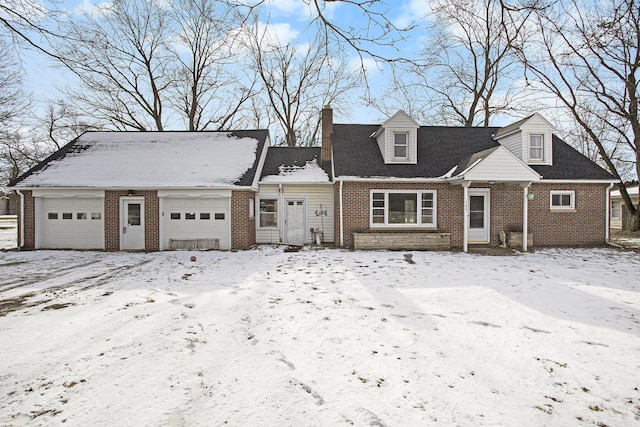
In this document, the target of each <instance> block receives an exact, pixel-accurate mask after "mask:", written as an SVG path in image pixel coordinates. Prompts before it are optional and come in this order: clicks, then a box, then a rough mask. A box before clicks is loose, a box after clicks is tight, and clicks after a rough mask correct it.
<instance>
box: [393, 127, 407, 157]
mask: <svg viewBox="0 0 640 427" xmlns="http://www.w3.org/2000/svg"><path fill="white" fill-rule="evenodd" d="M408 149H409V134H408V133H394V134H393V157H396V158H400V159H406V158H407V157H409V154H408Z"/></svg>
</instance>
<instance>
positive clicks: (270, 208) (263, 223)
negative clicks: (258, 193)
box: [260, 199, 278, 227]
mask: <svg viewBox="0 0 640 427" xmlns="http://www.w3.org/2000/svg"><path fill="white" fill-rule="evenodd" d="M277 215H278V200H277V199H261V200H260V227H277V226H278V216H277Z"/></svg>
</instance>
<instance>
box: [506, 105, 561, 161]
mask: <svg viewBox="0 0 640 427" xmlns="http://www.w3.org/2000/svg"><path fill="white" fill-rule="evenodd" d="M518 124H519V125H518V126H516V127H513V125H511V126H507V127H505V128H503V129H501V131H498V133H497V134H496V136H495V139H496V141H498V142H499V143H500V145H502V146H504V147H506V148H507V149H508V150H509V151H510V152H512V153H513V154H514V155H515V156H517V157H518V158H519V159H520V160H522V161H523V162H525V163H526V164H529V165H553V133H554V131H555V127H554V126H553V125H552V124H551V123H549V121H547V119H545V118H544V117H542V115H540V114H539V113H535V114H533V115H532V116H530V117H528V118H527V119H525V120H523V121H521V122H518ZM510 127H513V128H512V129H509V128H510ZM505 129H509V131H506V132H505V131H504V130H505Z"/></svg>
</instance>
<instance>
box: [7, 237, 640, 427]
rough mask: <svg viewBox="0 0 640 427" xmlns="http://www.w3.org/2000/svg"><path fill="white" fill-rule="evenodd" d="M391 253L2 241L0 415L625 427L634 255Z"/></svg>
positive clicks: (78, 421) (633, 341)
mask: <svg viewBox="0 0 640 427" xmlns="http://www.w3.org/2000/svg"><path fill="white" fill-rule="evenodd" d="M403 255H404V254H403V253H401V252H347V251H340V250H328V249H325V250H308V249H307V250H302V251H300V252H292V253H287V252H284V250H283V248H273V247H261V248H259V249H256V250H251V251H241V252H236V253H232V252H163V253H152V254H144V253H135V254H132V253H100V252H73V251H34V252H4V253H0V271H1V272H2V275H1V276H0V300H1V301H0V311H1V313H0V315H1V316H4V317H0V408H2V409H1V410H0V425H63V423H64V425H69V426H88V425H91V426H100V425H108V426H114V425H121V426H122V425H127V426H158V425H169V426H181V425H184V426H199V425H200V426H212V425H223V424H228V425H236V426H238V425H241V426H302V425H304V426H335V425H357V426H368V425H376V426H385V425H389V426H425V425H462V426H478V425H490V426H495V425H504V426H515V425H518V426H522V425H524V426H543V425H544V426H567V425H608V426H630V425H639V424H640V391H639V389H640V374H639V372H640V283H639V281H638V271H640V256H638V254H637V253H633V252H623V251H617V250H613V249H581V250H577V249H573V250H568V249H566V250H542V251H538V252H534V253H529V254H523V255H518V256H503V257H492V256H481V255H470V254H463V253H452V252H414V253H413V260H414V261H415V264H410V263H408V262H406V261H405V259H404V257H403ZM191 256H196V257H197V259H196V260H195V261H191V259H190V258H191Z"/></svg>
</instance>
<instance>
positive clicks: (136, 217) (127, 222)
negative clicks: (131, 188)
mask: <svg viewBox="0 0 640 427" xmlns="http://www.w3.org/2000/svg"><path fill="white" fill-rule="evenodd" d="M120 200H121V209H120V224H121V229H120V247H121V249H122V250H125V251H136V250H144V248H145V246H144V198H142V197H123V198H122V199H120Z"/></svg>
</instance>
